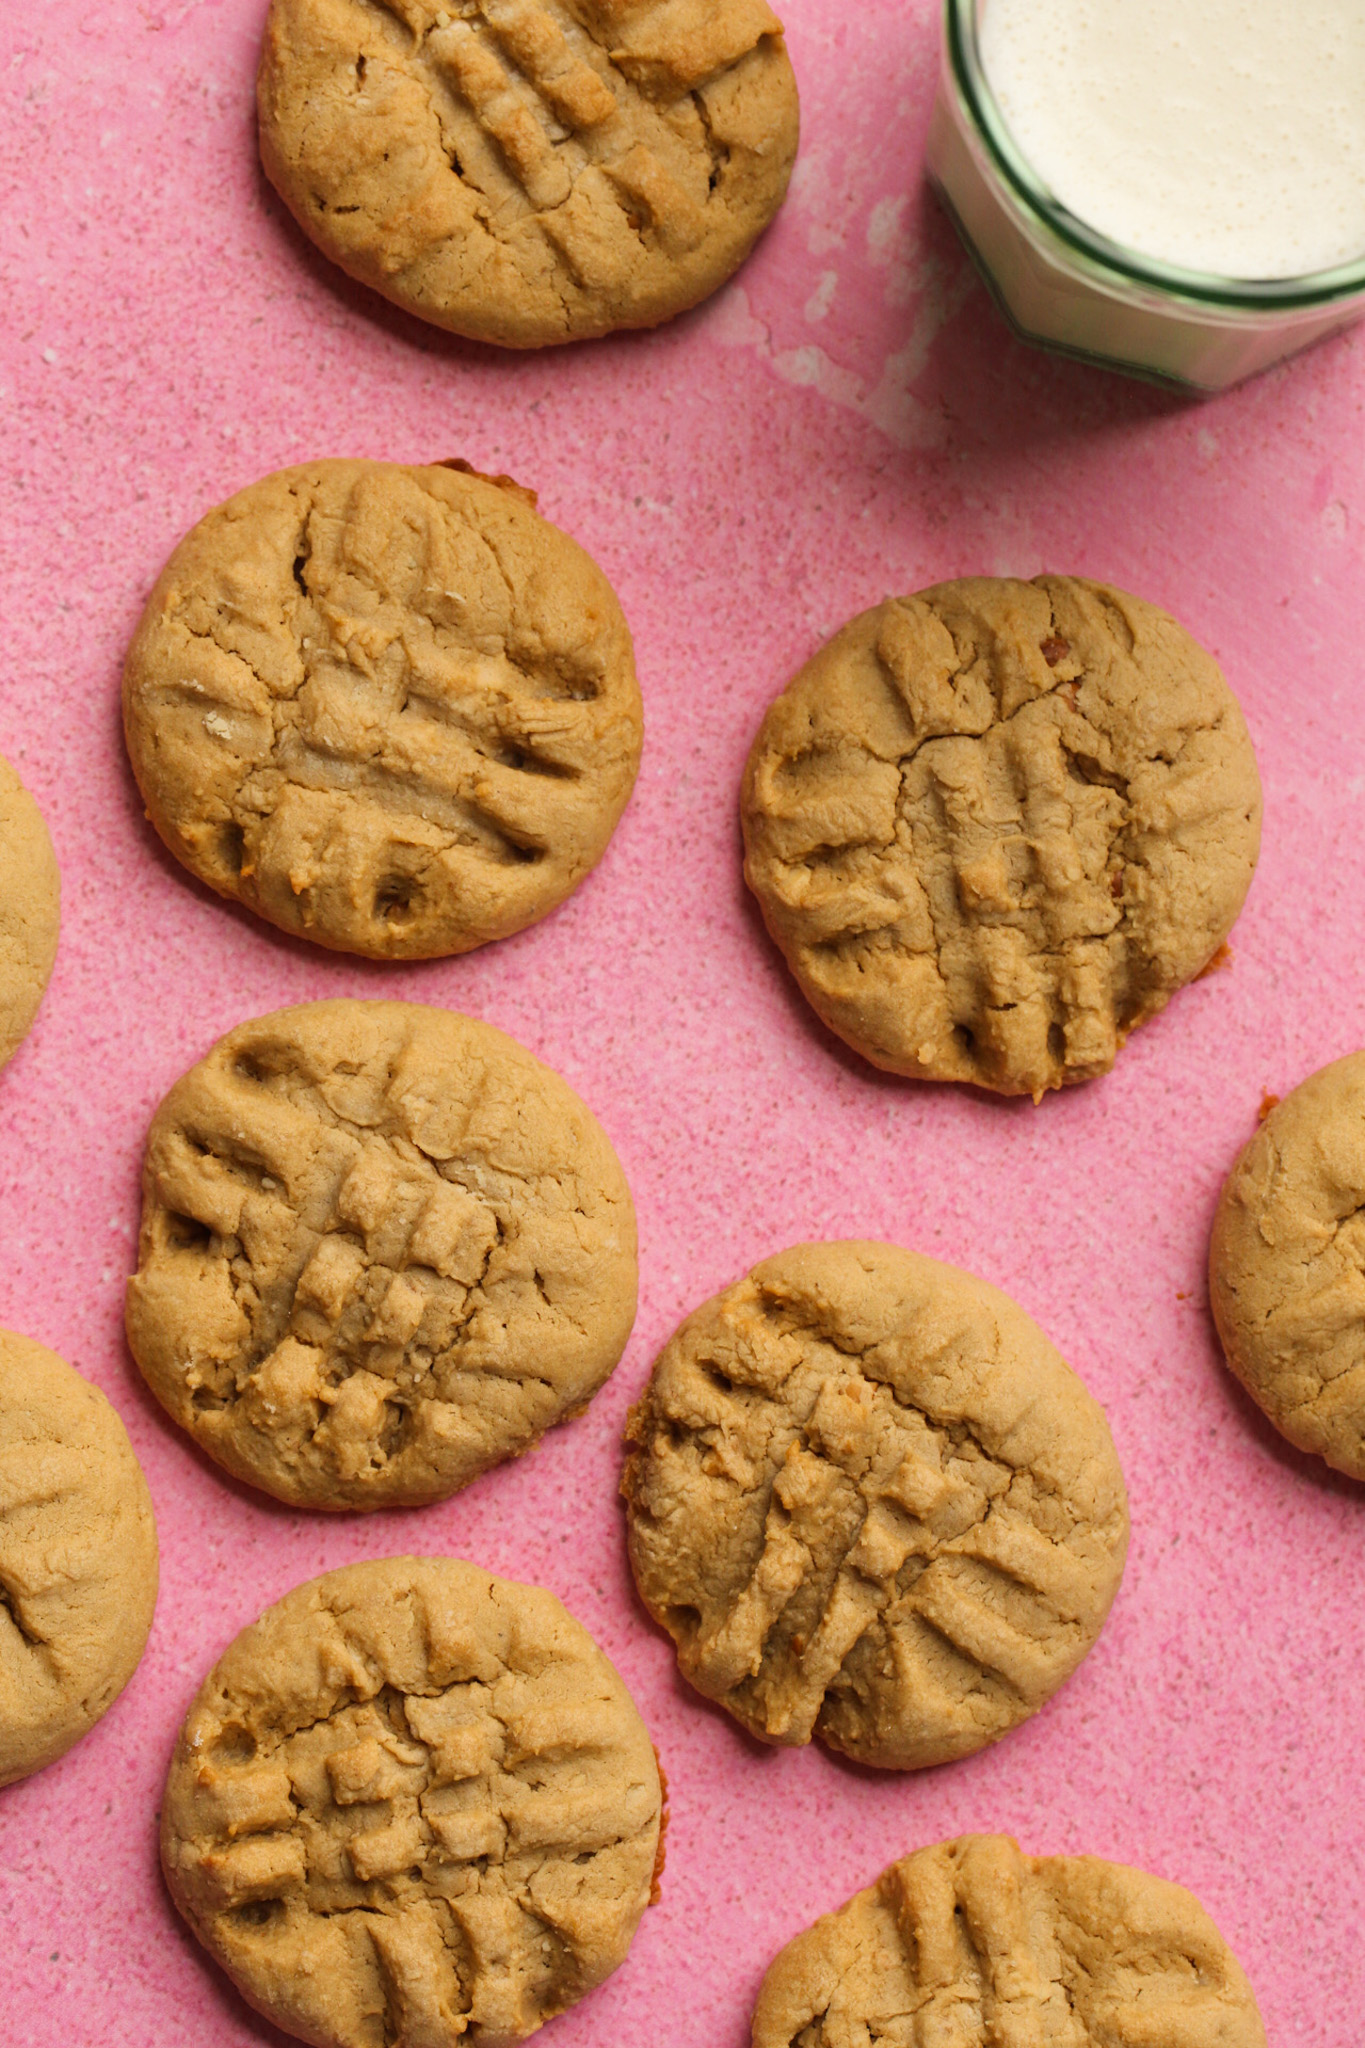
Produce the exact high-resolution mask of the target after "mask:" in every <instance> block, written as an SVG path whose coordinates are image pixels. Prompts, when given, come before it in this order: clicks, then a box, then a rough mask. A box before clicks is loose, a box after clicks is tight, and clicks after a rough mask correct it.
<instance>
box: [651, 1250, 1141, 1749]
mask: <svg viewBox="0 0 1365 2048" xmlns="http://www.w3.org/2000/svg"><path fill="white" fill-rule="evenodd" d="M622 1492H623V1493H624V1495H625V1498H626V1503H627V1515H628V1526H629V1541H630V1559H631V1565H632V1567H633V1569H634V1572H635V1578H636V1583H637V1584H638V1586H639V1588H640V1593H641V1595H642V1597H643V1599H644V1601H645V1604H646V1606H647V1607H648V1608H649V1610H650V1612H651V1614H652V1615H653V1616H654V1618H655V1620H656V1621H658V1622H659V1623H660V1624H661V1625H662V1626H663V1627H664V1628H665V1629H667V1631H668V1633H669V1634H670V1635H671V1636H672V1638H673V1641H674V1644H675V1645H676V1648H677V1652H678V1662H679V1665H680V1667H681V1669H682V1672H683V1675H684V1676H685V1677H686V1678H687V1679H688V1680H689V1682H690V1683H691V1684H692V1685H694V1686H696V1688H697V1690H698V1691H699V1692H702V1693H705V1694H706V1695H707V1696H708V1697H709V1698H711V1699H714V1700H718V1701H719V1702H720V1703H721V1705H722V1706H724V1707H726V1708H727V1709H728V1710H729V1712H730V1713H732V1714H733V1715H734V1716H735V1719H736V1720H737V1721H739V1722H740V1723H741V1724H742V1726H744V1727H745V1728H747V1729H748V1730H749V1732H750V1733H751V1734H752V1735H756V1736H757V1737H758V1738H759V1740H760V1741H763V1742H772V1743H804V1742H809V1741H810V1739H811V1737H812V1735H814V1736H816V1737H818V1738H819V1739H820V1740H821V1741H822V1742H825V1743H827V1744H829V1746H830V1747H831V1748H834V1749H839V1750H843V1751H844V1752H846V1754H847V1755H849V1756H852V1757H856V1758H857V1759H858V1761H859V1762H860V1763H865V1764H875V1765H879V1766H881V1767H883V1768H885V1769H889V1770H914V1769H918V1768H919V1767H920V1766H922V1765H926V1764H938V1763H946V1762H948V1761H949V1760H950V1759H952V1758H954V1757H960V1756H967V1755H969V1754H970V1753H971V1752H972V1751H973V1750H977V1749H981V1748H983V1747H984V1746H985V1745H986V1744H987V1743H989V1742H994V1741H996V1740H997V1739H998V1738H999V1737H1000V1736H1002V1735H1004V1734H1005V1733H1007V1731H1008V1730H1009V1729H1011V1728H1013V1727H1015V1726H1016V1725H1017V1723H1019V1722H1020V1721H1022V1720H1024V1719H1025V1718H1026V1717H1027V1716H1028V1715H1029V1714H1032V1713H1034V1712H1035V1711H1036V1710H1037V1708H1039V1707H1040V1706H1042V1705H1043V1703H1044V1701H1046V1700H1047V1699H1049V1698H1050V1697H1051V1695H1052V1694H1053V1693H1054V1692H1055V1691H1056V1690H1057V1688H1058V1686H1059V1685H1061V1684H1062V1682H1063V1681H1064V1680H1065V1679H1066V1678H1068V1677H1069V1676H1070V1675H1071V1673H1072V1672H1073V1671H1074V1670H1075V1668H1076V1666H1077V1665H1078V1664H1079V1663H1080V1661H1081V1659H1082V1658H1083V1657H1084V1656H1085V1654H1086V1652H1087V1650H1089V1649H1090V1647H1091V1645H1092V1644H1093V1643H1094V1641H1095V1638H1096V1636H1097V1635H1098V1634H1099V1631H1100V1628H1101V1626H1102V1625H1103V1622H1104V1619H1105V1616H1106V1615H1107V1613H1108V1611H1109V1607H1110V1604H1111V1602H1112V1600H1113V1598H1114V1595H1115V1593H1116V1591H1117V1589H1118V1583H1119V1579H1120V1576H1121V1575H1122V1571H1123V1564H1124V1558H1125V1555H1126V1552H1127V1544H1128V1510H1127V1500H1126V1496H1125V1492H1124V1486H1123V1476H1122V1474H1121V1472H1120V1470H1119V1464H1118V1459H1117V1457H1116V1455H1115V1452H1114V1446H1113V1441H1112V1439H1111V1437H1110V1434H1109V1427H1108V1424H1107V1422H1106V1421H1105V1417H1104V1411H1103V1410H1102V1409H1101V1407H1100V1405H1099V1403H1098V1402H1097V1401H1096V1400H1094V1399H1093V1397H1092V1396H1091V1395H1090V1394H1089V1393H1088V1392H1087V1391H1086V1389H1085V1387H1084V1386H1083V1385H1082V1384H1081V1382H1080V1380H1079V1379H1078V1378H1077V1377H1076V1375H1075V1374H1074V1373H1073V1372H1072V1370H1071V1368H1070V1367H1069V1366H1068V1365H1067V1364H1065V1362H1064V1361H1063V1359H1062V1358H1061V1356H1060V1355H1059V1354H1058V1352H1056V1351H1055V1350H1054V1349H1053V1347H1052V1345H1051V1344H1050V1343H1049V1342H1048V1340H1047V1339H1046V1337H1044V1335H1043V1333H1042V1331H1041V1330H1040V1329H1039V1328H1038V1327H1037V1325H1036V1324H1035V1323H1032V1322H1031V1321H1030V1320H1029V1318H1028V1317H1027V1316H1026V1315H1025V1314H1024V1312H1023V1310H1022V1309H1020V1308H1018V1307H1016V1305H1015V1304H1014V1303H1013V1302H1012V1301H1010V1300H1009V1299H1008V1297H1007V1296H1005V1295H1003V1294H1000V1293H999V1292H997V1290H996V1289H995V1288H993V1287H989V1286H987V1285H986V1283H985V1282H984V1281H982V1280H977V1279H975V1278H974V1277H973V1276H972V1275H971V1274H968V1273H963V1272H960V1271H958V1269H957V1268H956V1267H953V1266H946V1265H942V1264H940V1263H939V1262H938V1261H937V1260H935V1259H927V1258H921V1257H919V1256H918V1255H917V1254H916V1253H913V1252H907V1251H901V1250H899V1249H898V1248H897V1247H895V1246H893V1245H884V1244H872V1243H861V1242H856V1241H854V1242H846V1243H835V1244H809V1245H798V1246H796V1247H795V1249H794V1250H791V1251H787V1252H782V1253H780V1254H779V1255H778V1256H777V1257H776V1258H772V1259H766V1260H765V1261H764V1262H763V1263H762V1265H759V1266H756V1267H755V1268H754V1270H753V1272H752V1273H750V1274H749V1275H748V1277H747V1278H746V1279H744V1280H741V1281H740V1282H739V1283H738V1284H737V1285H736V1286H734V1287H730V1288H727V1289H726V1291H725V1292H724V1293H723V1294H719V1295H717V1296H716V1297H715V1298H714V1299H713V1300H712V1301H709V1302H707V1303H706V1304H705V1305H704V1307H702V1308H700V1309H698V1310H697V1311H696V1312H695V1313H694V1314H693V1315H691V1316H689V1317H688V1319H687V1321H686V1322H685V1323H683V1325H682V1327H681V1328H680V1329H679V1330H678V1331H677V1333H676V1334H675V1335H674V1337H673V1338H672V1339H671V1341H670V1342H669V1343H668V1344H667V1345H666V1346H665V1348H664V1350H663V1352H662V1354H661V1355H660V1357H659V1360H658V1362H657V1364H656V1365H655V1368H654V1373H653V1377H652V1378H651V1380H650V1383H649V1386H648V1388H647V1389H646V1392H645V1394H644V1397H643V1399H642V1400H641V1401H640V1403H639V1404H638V1406H637V1407H636V1408H635V1409H634V1410H632V1413H631V1418H630V1424H629V1428H628V1430H627V1448H626V1461H625V1471H624V1477H623V1480H622Z"/></svg>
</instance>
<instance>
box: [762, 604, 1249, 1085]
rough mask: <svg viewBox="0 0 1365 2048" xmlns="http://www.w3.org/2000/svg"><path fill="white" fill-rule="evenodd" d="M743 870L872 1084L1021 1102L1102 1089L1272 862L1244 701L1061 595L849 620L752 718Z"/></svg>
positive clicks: (1159, 638) (1211, 676) (1178, 641)
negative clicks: (926, 1085)
mask: <svg viewBox="0 0 1365 2048" xmlns="http://www.w3.org/2000/svg"><path fill="white" fill-rule="evenodd" d="M743 818H744V836H745V843H746V846H747V852H748V857H747V859H746V862H745V869H744V872H745V876H746V878H747V880H748V883H749V886H750V888H751V889H752V890H753V891H754V893H755V895H756V896H757V897H758V900H759V902H760V904H761V905H762V907H763V915H764V918H765V920H766V921H767V925H768V929H769V931H770V932H771V933H772V935H773V937H774V939H775V940H776V941H777V943H778V945H779V946H780V947H781V949H782V951H783V953H784V954H785V955H786V958H787V963H788V965H789V966H790V968H791V970H792V972H793V973H794V974H795V976H796V978H797V980H798V981H799V982H800V984H801V988H802V991H803V993H804V994H805V996H806V998H807V1000H808V1001H809V1002H810V1004H811V1006H812V1007H813V1009H815V1011H816V1012H817V1013H818V1015H819V1016H820V1017H822V1018H823V1019H824V1021H825V1023H826V1024H828V1025H829V1027H830V1029H831V1030H832V1031H837V1032H838V1034H839V1036H840V1037H841V1038H844V1039H846V1040H847V1042H848V1043H849V1044H850V1045H851V1046H853V1047H854V1048H855V1050H856V1051H858V1052H860V1053H861V1054H862V1055H863V1056H864V1058H866V1059H869V1060H871V1061H872V1062H873V1063H874V1065H876V1066H879V1067H885V1068H888V1069H889V1070H890V1071H891V1072H892V1073H897V1074H907V1075H910V1076H911V1077H913V1078H915V1079H919V1080H926V1081H973V1082H975V1083H976V1084H977V1085H978V1086H979V1087H983V1088H991V1089H995V1090H996V1091H997V1092H998V1093H1000V1094H1002V1095H1032V1096H1033V1097H1034V1099H1035V1101H1036V1100H1038V1099H1039V1098H1040V1097H1041V1096H1042V1095H1043V1094H1044V1093H1045V1091H1046V1090H1048V1089H1049V1088H1061V1087H1064V1086H1066V1085H1067V1083H1069V1082H1073V1081H1085V1080H1089V1079H1090V1078H1091V1076H1093V1075H1095V1074H1104V1073H1107V1072H1108V1071H1109V1069H1110V1067H1112V1065H1113V1063H1114V1057H1115V1054H1116V1053H1117V1051H1118V1049H1119V1047H1120V1046H1121V1045H1122V1044H1123V1041H1124V1039H1125V1038H1126V1037H1127V1035H1128V1033H1129V1032H1130V1031H1134V1030H1136V1028H1137V1026H1138V1025H1139V1024H1143V1023H1145V1022H1146V1021H1147V1019H1148V1018H1150V1017H1154V1016H1155V1015H1156V1014H1157V1012H1158V1011H1159V1010H1161V1009H1163V1008H1164V1007H1165V1005H1166V1003H1167V1001H1168V1000H1169V998H1170V996H1171V995H1172V993H1173V992H1174V991H1175V990H1176V989H1178V988H1180V987H1182V986H1183V984H1184V983H1186V982H1188V981H1191V980H1193V979H1194V977H1195V976H1196V975H1198V974H1199V973H1200V972H1202V970H1203V969H1204V968H1205V967H1206V966H1207V965H1208V963H1209V961H1210V960H1211V959H1212V957H1213V955H1214V954H1215V953H1216V952H1217V951H1218V948H1219V947H1220V946H1221V945H1222V943H1223V940H1224V939H1225V938H1226V937H1227V934H1228V932H1229V930H1230V929H1231V926H1232V923H1233V920H1234V918H1235V917H1236V916H1237V913H1238V911H1239V910H1240V909H1241V907H1242V901H1243V898H1244V897H1245V895H1246V892H1247V887H1248V885H1249V883H1250V881H1251V875H1252V870H1253V869H1254V867H1255V865H1256V855H1257V852H1258V849H1259V845H1260V824H1261V790H1260V783H1259V780H1258V778H1257V773H1256V760H1255V756H1254V755H1253V753H1252V750H1251V742H1250V740H1249V738H1248V737H1247V730H1246V725H1245V722H1244V720H1243V718H1242V714H1241V711H1240V709H1239V708H1238V705H1237V702H1236V700H1235V698H1234V697H1233V695H1232V692H1231V691H1230V690H1229V688H1228V686H1227V684H1226V682H1225V681H1224V680H1223V677H1222V674H1221V672H1220V671H1219V669H1218V667H1217V665H1216V664H1215V662H1214V661H1213V660H1212V659H1211V657H1210V656H1209V655H1207V654H1206V653H1205V652H1204V650H1203V648H1202V647H1200V646H1198V645H1197V643H1196V642H1195V641H1194V640H1192V639H1191V637H1190V635H1189V634H1188V633H1187V632H1186V631H1185V630H1184V628H1183V627H1182V626H1179V625H1177V624H1176V622H1175V620H1174V619H1172V618H1169V617H1168V616H1167V615H1166V613H1165V612H1161V611H1158V610H1157V609H1156V607H1155V606H1154V605H1150V604H1145V603H1144V602H1143V601H1142V600H1141V599H1140V598H1136V597H1128V596H1126V595H1125V594H1124V593H1123V592H1122V591H1120V590H1111V589H1109V588H1107V587H1106V586H1105V585H1103V584H1099V583H1085V582H1082V581H1080V580H1079V579H1078V578H1076V577H1072V576H1040V577H1038V578H1037V579H1036V581H1035V582H1033V583H1020V582H1015V581H1013V580H1012V579H1009V578H992V577H970V578H967V579H966V580H964V581H963V582H960V583H942V584H939V585H937V586H936V587H935V588H933V589H931V590H925V591H922V592H921V593H920V594H919V596H917V597H905V598H889V599H888V600H887V601H886V603H885V604H881V605H878V606H877V607H876V608H875V609H874V610H872V611H869V612H863V613H862V614H861V616H860V617H858V618H856V619H853V620H852V621H850V623H849V624H848V625H847V626H845V627H844V629H843V631H842V632H840V633H837V634H836V635H835V637H834V639H833V640H831V641H830V642H829V643H828V645H827V646H825V647H823V648H822V649H821V650H820V652H819V653H818V654H817V655H816V656H815V657H814V659H813V660H811V661H809V662H808V663H807V664H806V666H805V668H803V669H802V670H801V672H800V674H799V675H798V676H797V677H796V679H795V681H794V682H793V683H792V684H791V685H790V687H789V688H788V689H787V690H786V692H785V693H784V694H783V695H782V696H781V697H779V698H778V699H777V701H776V703H775V704H774V705H773V706H772V708H771V709H770V711H769V712H768V715H767V717H766V718H765V720H764V722H763V727H762V730H761V731H760V733H759V735H758V738H757V740H756V741H755V742H754V747H753V751H752V753H751V754H750V756H749V765H748V771H747V773H746V776H745V781H744V797H743Z"/></svg>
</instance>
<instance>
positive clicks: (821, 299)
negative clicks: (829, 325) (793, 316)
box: [805, 270, 839, 320]
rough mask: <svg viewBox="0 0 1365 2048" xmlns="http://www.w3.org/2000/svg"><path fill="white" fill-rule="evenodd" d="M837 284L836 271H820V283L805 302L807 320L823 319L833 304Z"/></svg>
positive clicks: (837, 276)
mask: <svg viewBox="0 0 1365 2048" xmlns="http://www.w3.org/2000/svg"><path fill="white" fill-rule="evenodd" d="M838 283H839V273H838V271H837V270H822V271H821V273H820V282H819V283H818V284H817V285H816V287H815V290H814V291H813V292H812V293H811V295H810V297H809V298H808V299H807V300H806V307H805V312H806V318H807V319H808V320H823V319H824V317H825V315H826V314H827V313H828V312H829V309H830V307H831V306H832V305H833V303H834V293H835V289H836V287H837V285H838Z"/></svg>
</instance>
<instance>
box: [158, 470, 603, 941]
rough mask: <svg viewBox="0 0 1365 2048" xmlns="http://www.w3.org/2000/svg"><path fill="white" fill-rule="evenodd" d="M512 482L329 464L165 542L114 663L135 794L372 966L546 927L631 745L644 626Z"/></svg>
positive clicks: (303, 931)
mask: <svg viewBox="0 0 1365 2048" xmlns="http://www.w3.org/2000/svg"><path fill="white" fill-rule="evenodd" d="M534 504H535V500H534V498H533V497H532V496H531V494H530V493H529V492H527V491H523V490H521V489H520V488H519V486H517V485H516V484H513V483H511V482H509V480H508V479H507V478H505V477H502V478H492V479H490V478H488V477H481V476H475V475H473V474H472V473H471V472H470V471H469V470H468V469H467V468H465V466H464V465H462V464H456V465H449V464H443V463H436V464H432V465H430V466H428V467H426V468H411V469H404V468H401V467H400V466H399V465H398V464H397V463H389V462H342V461H335V462H313V463H307V464H305V465H304V466H303V467H301V468H299V469H286V470H281V471H279V472H278V473H277V474H276V475H274V476H268V477H265V478H264V479H263V480H262V481H261V482H260V483H257V484H252V485H251V486H250V487H249V488H248V489H247V490H245V491H239V492H238V494H237V496H236V497H235V498H230V499H229V500H228V502H227V504H225V505H220V506H219V507H218V508H217V510H216V511H213V512H210V513H209V515H208V516H207V518H205V519H202V520H201V521H200V522H199V524H198V526H196V527H195V528H194V530H193V532H192V533H190V534H189V535H188V536H187V537H186V538H185V539H184V540H183V541H182V542H181V543H180V545H179V547H178V548H177V549H176V550H175V553H174V554H173V555H172V556H171V559H170V561H169V562H168V563H167V565H166V567H165V569H164V570H163V571H162V574H161V576H160V578H159V580H158V582H157V585H156V588H155V589H154V590H153V592H152V595H151V597H150V599H149V600H148V604H147V608H146V611H145V612H144V613H143V617H142V623H141V625H140V626H139V628H138V631H137V637H136V638H135V640H134V641H133V645H132V649H131V651H130V653H129V655H128V661H127V665H126V667H125V670H124V679H123V719H124V729H125V731H126V733H127V738H128V750H129V753H130V754H131V756H132V761H133V767H134V770H135V771H136V774H137V779H138V782H139V784H140V785H141V788H142V794H143V796H144V798H145V799H146V803H147V815H148V816H149V817H150V819H151V821H152V823H153V824H154V825H155V826H156V829H157V831H158V832H159V833H160V834H161V837H162V838H163V839H164V840H165V842H166V844H167V846H169V847H170V849H171V852H172V853H173V854H175V856H176V858H177V859H178V860H181V861H183V862H184V864H185V866H186V867H187V868H189V870H190V872H191V873H192V874H195V875H198V877H199V879H200V880H201V881H203V882H207V883H208V885H209V887H210V888H212V889H216V890H217V891H218V893H219V894H220V895H221V896H234V897H236V898H237V900H238V901H239V902H241V903H245V904H246V905H247V906H248V907H249V908H250V909H252V910H254V911H256V912H258V913H259V915H260V916H262V917H265V918H268V919H269V920H270V922H271V923H272V924H276V925H278V926H279V927H280V929H281V930H282V931H287V932H294V933H297V934H298V935H299V936H300V937H303V938H310V939H316V940H317V941H318V942H319V944H321V945H324V946H332V947H335V948H337V949H338V950H339V951H342V952H347V953H363V954H365V955H367V956H368V957H369V958H371V959H375V960H425V959H431V958H434V957H436V956H437V955H441V954H447V953H467V952H468V951H469V950H470V949H471V947H474V946H481V945H483V944H484V943H485V942H486V941H487V940H489V939H501V938H506V937H507V935H508V934H509V933H510V932H516V931H520V930H521V929H522V927H523V926H525V925H528V924H534V923H535V921H536V919H537V918H540V917H544V916H545V914H546V912H547V911H550V910H553V909H554V907H555V905H556V904H557V903H561V902H562V901H563V899H564V898H565V897H566V896H567V895H568V894H569V892H570V890H571V889H573V888H575V887H576V886H577V884H578V883H579V882H581V881H582V879H583V877H584V876H585V875H586V874H587V873H588V871H589V869H590V868H592V867H593V866H594V865H595V864H596V862H597V861H598V860H599V859H600V858H601V856H602V853H603V851H604V850H605V848H606V844H607V841H608V839H610V837H611V834H612V830H613V828H614V826H615V824H616V821H617V819H618V818H619V817H620V815H621V813H622V811H623V810H624V809H625V806H626V800H627V798H628V797H629V795H630V792H631V788H632V785H633V784H634V781H635V771H636V769H637V767H638V766H639V760H640V738H641V717H640V690H639V685H638V684H637V682H636V680H635V664H634V657H633V655H632V652H631V644H630V633H629V631H628V630H627V627H626V622H625V620H624V618H623V617H622V616H621V607H620V605H619V604H618V603H617V602H616V598H615V595H614V593H613V592H612V589H611V586H610V584H609V583H608V582H607V579H606V577H605V576H604V575H603V574H602V572H601V570H600V569H599V568H598V567H597V564H596V563H595V562H593V561H592V560H591V559H590V558H589V557H588V556H587V555H585V554H584V552H583V550H582V548H580V547H578V546H577V545H576V544H575V543H574V542H573V541H571V540H570V539H569V537H568V535H567V534H563V533H561V532H560V531H559V529H558V527H555V526H551V525H550V523H549V521H548V520H546V519H542V518H541V517H540V516H539V514H538V513H537V512H536V511H535V509H534Z"/></svg>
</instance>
